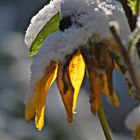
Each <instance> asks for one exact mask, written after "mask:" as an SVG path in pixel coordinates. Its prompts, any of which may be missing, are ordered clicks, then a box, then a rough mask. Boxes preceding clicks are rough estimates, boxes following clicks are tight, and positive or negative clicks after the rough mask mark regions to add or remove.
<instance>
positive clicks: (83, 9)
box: [32, 0, 130, 81]
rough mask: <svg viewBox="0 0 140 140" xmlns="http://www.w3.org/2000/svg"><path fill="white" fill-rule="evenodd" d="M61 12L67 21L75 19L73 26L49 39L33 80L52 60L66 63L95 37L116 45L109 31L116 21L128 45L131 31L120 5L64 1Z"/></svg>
mask: <svg viewBox="0 0 140 140" xmlns="http://www.w3.org/2000/svg"><path fill="white" fill-rule="evenodd" d="M118 5H119V6H118ZM61 12H62V16H63V18H65V16H70V17H71V20H72V21H71V22H72V26H71V27H69V28H68V29H65V30H64V31H63V32H62V31H58V32H56V33H54V34H52V35H51V36H49V37H48V38H47V39H46V41H45V42H44V44H43V47H42V49H41V50H40V51H39V53H38V54H37V55H36V56H35V60H34V63H33V65H32V75H33V76H32V77H33V79H32V80H33V81H36V80H38V79H39V77H41V76H42V74H43V72H44V69H45V68H46V65H48V64H49V62H50V61H51V60H63V59H64V57H65V55H66V54H70V53H71V52H73V51H74V50H75V49H77V48H78V47H79V46H84V45H86V44H87V42H88V40H89V39H91V38H92V40H93V41H94V40H98V41H101V40H110V41H112V42H113V43H114V41H113V40H114V39H113V37H112V34H111V33H110V30H109V22H110V21H114V20H115V21H116V22H117V23H118V25H119V27H120V36H121V38H122V40H123V41H124V42H125V43H127V42H128V39H129V35H130V28H129V25H128V23H127V19H126V17H125V13H124V11H123V9H122V7H121V5H120V3H119V2H116V1H114V2H112V1H110V0H108V1H107V2H102V1H101V0H63V2H62V3H61ZM65 12H66V13H65ZM34 69H36V70H35V71H34Z"/></svg>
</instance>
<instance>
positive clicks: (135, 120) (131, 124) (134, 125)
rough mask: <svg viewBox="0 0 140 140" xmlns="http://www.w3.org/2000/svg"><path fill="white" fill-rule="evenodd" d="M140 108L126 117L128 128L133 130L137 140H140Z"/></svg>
mask: <svg viewBox="0 0 140 140" xmlns="http://www.w3.org/2000/svg"><path fill="white" fill-rule="evenodd" d="M139 116H140V106H137V107H136V108H134V109H133V110H132V111H131V112H130V113H129V114H128V116H127V117H126V120H125V125H126V128H128V129H129V130H131V131H132V132H133V134H134V135H135V137H136V139H140V118H139Z"/></svg>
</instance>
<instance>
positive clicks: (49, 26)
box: [29, 12, 61, 56]
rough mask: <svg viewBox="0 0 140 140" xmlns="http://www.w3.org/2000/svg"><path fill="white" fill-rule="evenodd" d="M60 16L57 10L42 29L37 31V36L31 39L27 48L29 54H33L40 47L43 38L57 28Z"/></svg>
mask: <svg viewBox="0 0 140 140" xmlns="http://www.w3.org/2000/svg"><path fill="white" fill-rule="evenodd" d="M60 18H61V16H60V13H59V12H58V13H57V14H56V15H55V16H54V17H52V18H51V19H50V21H48V22H47V23H46V25H45V26H44V27H43V28H42V30H41V31H40V32H39V33H38V35H37V37H36V38H35V40H34V41H33V43H32V45H31V47H30V49H29V56H33V55H35V54H36V53H37V52H38V51H39V49H40V48H41V46H42V44H43V42H44V40H45V39H46V38H47V37H48V35H50V34H51V33H54V32H56V31H57V30H58V29H59V22H60Z"/></svg>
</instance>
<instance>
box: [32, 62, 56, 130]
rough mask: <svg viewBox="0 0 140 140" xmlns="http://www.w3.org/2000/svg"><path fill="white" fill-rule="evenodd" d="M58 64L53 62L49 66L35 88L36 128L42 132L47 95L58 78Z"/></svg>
mask: <svg viewBox="0 0 140 140" xmlns="http://www.w3.org/2000/svg"><path fill="white" fill-rule="evenodd" d="M57 70H58V64H57V62H54V61H51V63H50V64H49V66H47V68H46V71H45V73H44V76H43V77H42V79H41V80H39V81H38V83H37V84H36V86H35V89H34V92H35V96H36V97H35V99H36V100H35V105H36V117H35V124H36V128H37V129H39V130H41V129H42V128H43V126H44V111H45V103H46V94H47V92H48V90H49V88H50V86H51V84H52V83H53V81H54V80H55V79H56V77H57Z"/></svg>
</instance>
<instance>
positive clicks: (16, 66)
mask: <svg viewBox="0 0 140 140" xmlns="http://www.w3.org/2000/svg"><path fill="white" fill-rule="evenodd" d="M47 2H48V1H47V0H0V140H104V139H105V138H104V136H103V133H102V129H101V126H100V123H99V120H98V118H97V116H93V115H92V114H91V112H90V105H89V97H88V83H87V80H86V79H85V81H84V83H83V87H82V89H81V92H80V96H79V100H78V107H77V114H76V115H75V116H74V117H75V121H74V123H73V124H71V125H69V124H68V123H67V120H66V114H65V110H64V107H63V104H62V102H61V99H60V95H59V91H58V89H57V87H56V84H55V83H54V84H53V86H52V87H51V89H50V91H49V95H48V98H47V105H46V120H45V123H46V124H45V128H44V129H43V131H41V132H39V131H38V130H36V128H35V127H34V123H33V122H31V123H27V122H26V121H25V119H24V98H25V94H26V93H27V92H28V88H29V83H30V65H31V63H32V59H31V58H29V57H28V55H27V48H26V46H25V44H24V34H25V31H26V28H27V27H28V25H29V23H30V19H31V17H32V16H33V15H35V14H36V13H37V12H38V11H39V9H41V8H42V7H43V6H44V5H45V4H47ZM114 88H115V90H116V92H117V94H118V96H119V99H120V103H121V106H120V108H119V109H114V108H113V107H111V106H110V105H109V104H108V101H107V99H106V97H103V98H104V99H103V101H104V107H105V111H106V115H107V119H108V122H109V125H110V127H111V131H112V134H113V137H114V139H115V140H121V139H122V140H125V139H127V140H133V138H132V132H130V131H129V130H127V129H126V128H125V125H124V121H125V119H126V116H127V115H128V113H129V112H130V111H131V110H132V109H133V108H134V107H136V106H137V105H138V103H137V102H136V101H135V100H133V99H132V98H130V97H128V94H127V88H126V85H125V83H124V81H123V79H122V78H121V77H120V75H119V74H118V73H117V71H115V72H114Z"/></svg>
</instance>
